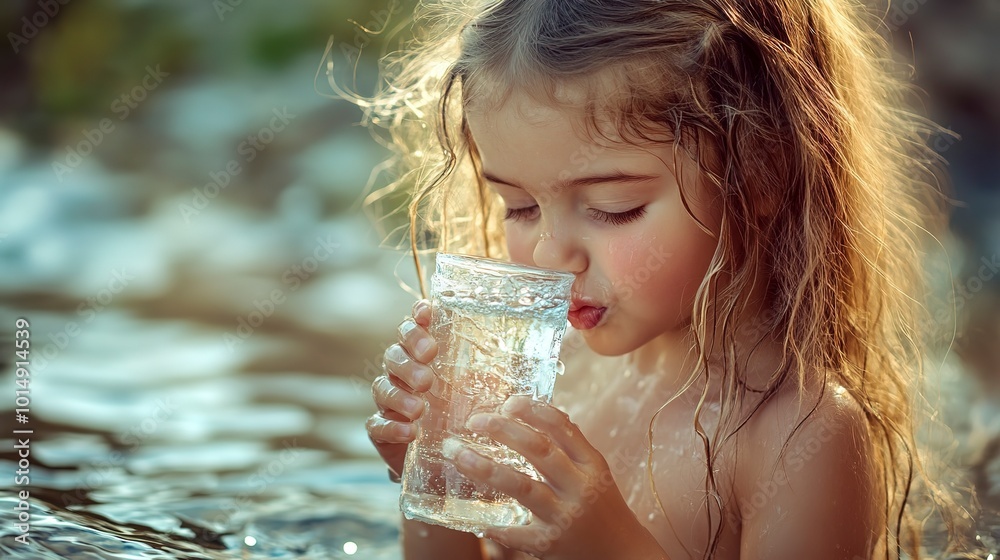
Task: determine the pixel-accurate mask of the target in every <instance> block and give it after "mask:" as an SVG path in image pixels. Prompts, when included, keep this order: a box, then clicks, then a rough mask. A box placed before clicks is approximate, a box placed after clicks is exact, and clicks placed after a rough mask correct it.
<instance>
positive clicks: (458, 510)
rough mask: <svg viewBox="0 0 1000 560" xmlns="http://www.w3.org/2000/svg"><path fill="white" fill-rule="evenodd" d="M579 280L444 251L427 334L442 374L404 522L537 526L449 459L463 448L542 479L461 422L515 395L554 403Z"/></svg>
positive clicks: (409, 483) (413, 464)
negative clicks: (434, 346)
mask: <svg viewBox="0 0 1000 560" xmlns="http://www.w3.org/2000/svg"><path fill="white" fill-rule="evenodd" d="M573 280H574V275H573V274H571V273H566V272H557V271H552V270H546V269H542V268H535V267H529V266H522V265H517V264H512V263H508V262H503V261H498V260H494V259H486V258H480V257H473V256H468V255H457V254H449V253H438V255H437V259H436V268H435V272H434V275H433V276H432V278H431V294H430V296H431V317H432V318H431V324H430V328H429V331H430V333H431V335H432V336H433V337H434V338H435V339H436V340H437V343H438V352H437V355H436V356H435V358H434V360H433V361H432V362H431V364H430V365H431V367H432V368H433V369H434V371H435V373H436V374H437V375H436V379H435V381H434V384H433V386H432V387H431V389H430V391H429V392H428V393H427V394H426V395H425V397H426V399H427V401H428V406H427V409H426V410H425V411H424V413H423V414H422V415H421V416H420V418H419V419H418V420H417V421H416V424H417V427H418V430H417V438H416V439H415V440H414V441H413V442H412V443H411V444H410V447H409V449H408V450H407V453H406V460H405V463H404V466H403V474H402V483H403V487H402V494H401V495H400V499H399V505H400V509H401V510H402V512H403V514H404V515H405V516H406V517H407V518H408V519H417V520H420V521H424V522H426V523H433V524H436V525H442V526H445V527H449V528H452V529H457V530H460V531H468V532H473V533H479V534H481V533H482V531H483V529H484V528H485V527H489V526H493V527H496V526H512V525H522V524H526V523H528V522H529V521H530V520H531V512H530V511H529V510H528V509H527V508H525V507H523V506H522V505H521V504H519V503H517V501H516V500H514V499H513V498H511V497H509V496H507V495H505V494H502V493H500V492H497V491H495V490H493V489H492V488H490V487H488V486H486V485H484V484H481V483H476V482H474V481H472V480H470V479H468V478H466V477H465V476H463V475H462V474H461V473H459V472H458V470H457V469H456V468H455V466H454V464H453V463H452V462H451V461H450V459H451V458H454V455H455V453H456V452H457V449H458V448H459V447H460V446H461V445H465V446H468V447H470V448H472V449H473V450H475V451H477V452H478V453H480V454H481V455H484V456H486V457H489V458H491V459H493V460H494V461H496V462H498V463H501V464H505V465H509V466H511V467H513V468H515V469H517V470H519V471H521V472H523V473H525V474H527V475H528V476H531V477H532V478H535V479H536V480H538V479H539V478H540V477H539V475H538V473H537V472H536V471H535V469H534V468H533V467H532V466H531V465H530V464H529V463H528V462H527V461H525V459H524V457H522V456H521V455H520V454H518V453H516V452H514V451H513V450H511V449H510V448H508V447H507V446H505V445H502V444H500V443H498V442H496V441H495V440H493V439H492V438H490V437H489V436H486V435H483V434H477V433H473V432H471V431H469V430H468V429H466V427H465V424H466V421H467V420H468V418H469V417H470V416H471V415H473V414H476V413H479V412H496V411H497V410H498V409H499V407H500V406H501V405H502V404H503V403H504V401H505V400H506V399H507V398H508V397H510V396H512V395H530V396H531V397H532V398H534V399H537V400H540V401H544V402H548V401H550V400H551V398H552V390H553V386H554V384H555V379H556V376H557V374H558V373H561V372H562V370H561V368H562V363H561V362H559V348H560V345H561V344H562V337H563V333H564V332H565V330H566V322H567V315H568V312H569V305H570V300H571V295H570V290H571V287H572V285H573Z"/></svg>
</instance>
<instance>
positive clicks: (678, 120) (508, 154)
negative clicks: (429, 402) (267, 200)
mask: <svg viewBox="0 0 1000 560" xmlns="http://www.w3.org/2000/svg"><path fill="white" fill-rule="evenodd" d="M479 4H480V2H472V1H469V0H465V1H461V2H459V1H457V0H455V1H451V0H438V1H436V2H431V3H428V2H425V3H423V4H422V6H421V9H423V10H428V11H426V12H424V13H423V14H418V18H420V20H421V21H423V22H424V27H421V28H420V29H422V30H423V31H425V32H426V33H427V34H426V35H424V36H421V37H420V38H419V39H418V43H417V45H416V46H415V47H414V49H411V50H410V51H408V52H407V53H405V54H404V55H403V56H402V57H399V58H396V59H393V60H391V62H392V64H391V65H390V66H389V67H387V68H386V70H387V74H388V75H389V76H391V78H392V81H391V82H390V83H389V87H387V88H386V89H385V93H384V95H382V96H380V97H378V98H376V99H374V100H371V101H363V102H362V103H363V106H364V107H366V109H367V110H368V116H369V117H370V121H369V122H370V123H371V124H372V125H373V126H375V127H381V126H384V127H386V128H387V129H388V130H389V132H390V133H391V139H392V143H391V145H392V146H393V147H394V148H395V149H396V150H397V151H398V154H399V156H400V160H399V161H398V162H396V163H397V165H398V166H399V168H400V169H402V171H403V174H402V178H401V179H400V180H399V181H398V182H397V183H396V184H394V185H393V186H392V187H390V188H389V189H388V190H387V191H385V192H380V193H377V194H376V195H375V196H374V197H373V198H372V200H374V201H376V202H378V201H383V202H384V201H389V200H396V201H398V200H399V198H398V197H395V196H384V195H387V194H388V195H393V194H394V193H396V192H399V191H400V190H402V189H412V190H413V191H414V193H415V194H414V195H413V198H412V203H411V205H410V230H409V231H410V242H411V243H412V248H413V250H414V253H415V255H419V254H420V253H426V252H429V251H430V250H434V249H441V250H448V251H453V252H466V253H470V254H478V255H483V256H491V257H500V258H507V259H510V260H511V261H514V262H517V263H523V264H528V265H534V266H540V267H545V268H552V269H558V270H564V271H570V272H572V273H574V274H575V275H576V282H575V284H574V286H573V303H572V308H571V312H570V317H569V320H570V323H571V324H572V327H573V329H572V330H571V332H570V333H569V334H568V335H567V338H566V341H565V343H564V352H563V357H562V358H563V360H564V362H565V365H566V373H565V375H564V376H562V377H561V378H560V379H559V382H558V383H557V386H556V396H555V398H554V401H553V405H551V406H550V405H545V404H539V403H536V402H531V401H528V400H526V399H522V398H513V399H511V400H509V401H508V402H507V404H506V405H505V407H504V409H503V411H502V412H503V413H502V414H492V415H480V416H477V417H474V418H473V419H472V420H471V421H470V427H472V428H473V429H477V430H482V431H484V432H486V433H489V434H490V435H492V436H493V437H494V438H495V439H496V440H498V441H500V442H502V443H504V444H507V445H508V446H510V447H511V448H513V449H515V450H516V451H518V452H520V453H522V454H523V455H524V456H525V457H526V458H527V459H528V460H529V461H530V462H531V463H532V464H533V465H534V466H535V467H536V468H537V469H538V470H539V472H540V473H541V475H542V480H533V479H531V478H529V477H526V476H524V475H522V474H520V473H518V472H517V471H515V470H512V469H511V468H509V467H506V466H502V465H499V464H496V463H493V462H491V461H489V460H487V459H485V458H483V457H481V456H479V455H477V454H475V453H474V452H472V451H471V450H467V451H463V452H461V453H459V454H458V455H457V456H456V458H455V463H456V466H457V468H459V469H460V470H461V472H463V473H465V474H466V475H467V476H469V477H471V478H473V479H475V480H478V481H482V482H483V483H486V484H490V485H492V486H493V487H495V488H496V489H498V490H500V491H502V492H505V493H507V494H509V495H511V496H513V497H514V498H516V499H517V500H518V501H520V502H521V503H522V504H523V505H524V506H525V507H527V508H528V509H530V510H531V511H532V513H533V519H532V521H531V523H530V524H528V525H525V526H521V527H514V528H508V529H502V530H500V529H498V530H493V531H490V532H487V533H486V535H485V538H483V539H480V538H477V537H476V536H474V535H472V534H467V533H458V532H454V531H449V530H446V529H443V528H440V527H434V526H428V525H424V524H421V523H419V522H415V521H406V520H404V522H403V527H404V529H403V534H404V539H403V544H404V549H405V554H406V558H408V559H418V558H420V559H423V558H427V559H431V558H433V559H437V558H449V559H452V558H454V559H482V558H487V557H495V558H506V559H514V558H531V557H537V558H545V559H574V560H580V559H589V558H595V559H597V558H600V559H610V558H629V559H631V558H637V559H638V558H643V559H646V558H649V559H672V560H676V559H681V558H685V559H686V558H716V559H736V558H740V559H745V560H746V559H749V560H756V559H769V560H775V559H801V558H810V559H816V560H834V559H837V560H842V559H849V560H854V559H868V558H898V557H899V556H900V555H901V554H903V553H906V554H909V555H910V556H911V557H919V556H920V552H921V551H920V532H921V526H920V525H919V523H918V522H917V521H916V516H917V515H920V516H923V515H924V507H923V506H926V505H927V503H934V502H937V503H940V504H941V505H944V506H945V507H943V508H939V509H941V510H942V511H943V512H944V513H946V514H947V513H948V511H949V508H952V507H953V502H951V501H950V499H949V498H948V496H947V495H946V494H944V493H942V492H940V491H939V490H938V488H937V486H936V485H935V484H934V482H933V481H931V480H929V479H928V477H927V476H925V475H924V471H923V469H922V468H921V463H920V461H919V456H918V453H917V445H916V442H915V438H914V429H915V418H916V413H917V412H918V409H917V408H916V407H915V404H914V403H915V402H916V398H915V392H914V391H915V388H916V381H917V379H918V378H919V373H920V368H921V359H922V354H921V352H922V346H921V342H922V336H923V335H924V334H925V333H924V328H923V325H924V324H925V323H921V322H920V321H921V316H920V314H919V311H920V306H919V304H917V303H915V299H914V298H915V297H919V296H920V293H919V292H918V291H917V290H916V287H917V286H916V279H918V278H919V277H920V259H919V256H920V245H921V244H923V243H926V239H924V238H923V237H922V236H921V233H924V234H926V233H927V230H926V229H925V228H928V227H930V226H934V227H939V226H940V223H941V221H940V217H941V216H940V214H941V212H940V211H939V210H940V209H939V208H935V207H934V205H933V204H931V203H929V202H928V200H929V199H931V198H933V197H925V196H924V195H923V193H924V192H925V191H928V192H929V191H930V189H928V188H927V187H928V185H927V182H928V181H930V180H932V175H930V173H929V172H928V173H926V174H925V171H926V170H927V169H928V166H927V165H926V164H927V163H928V160H925V159H924V158H923V157H921V156H920V155H919V154H920V153H921V152H920V151H919V148H920V146H922V145H923V144H922V143H923V132H922V128H921V127H920V126H919V125H918V123H917V122H916V120H914V119H911V118H909V117H908V116H907V114H906V113H904V112H902V111H901V110H900V105H901V101H902V99H903V98H904V96H905V93H906V92H905V88H903V87H902V85H901V84H900V83H897V82H896V81H894V80H893V79H892V78H891V77H890V74H889V72H888V63H887V62H886V60H887V57H888V54H889V53H888V50H887V47H886V46H885V45H884V43H883V42H882V41H881V40H880V39H879V38H878V36H877V35H876V34H875V33H873V32H870V31H866V30H865V29H866V25H865V21H864V18H863V17H862V16H863V14H861V13H855V12H854V11H852V10H860V8H858V7H856V6H854V4H853V3H850V2H847V1H846V0H812V1H809V2H801V1H799V2H793V1H790V0H739V1H735V0H683V1H682V0H632V1H624V0H572V1H570V0H493V1H488V2H481V4H482V5H479ZM421 16H426V17H421ZM868 23H871V22H868ZM431 113H433V114H435V115H436V118H434V119H432V118H431ZM928 217H930V218H928ZM416 263H417V267H418V276H421V282H422V274H421V267H420V260H419V258H418V259H416ZM421 288H423V284H421ZM429 315H430V313H429V304H428V302H427V301H425V300H421V301H419V302H417V304H416V305H415V306H414V309H413V316H412V318H409V319H406V320H404V321H403V323H402V324H401V326H400V329H399V343H398V344H395V345H393V346H392V347H390V348H389V349H388V350H387V351H386V353H385V369H386V375H384V376H382V377H379V378H378V379H376V380H375V382H374V384H373V393H374V398H375V402H376V404H377V406H378V410H379V412H378V413H376V414H375V415H374V416H372V417H371V418H370V419H369V421H368V424H367V428H368V433H369V436H370V438H371V439H372V441H373V442H374V443H375V445H376V447H377V448H378V451H379V453H380V454H381V456H382V457H383V458H384V459H385V460H386V462H387V463H388V465H389V469H390V471H392V472H393V473H399V472H401V470H402V461H403V456H404V454H405V450H406V446H407V444H408V443H409V442H411V441H412V440H413V439H414V436H415V426H414V424H413V423H412V422H413V420H415V419H417V418H418V417H419V416H420V414H421V413H422V411H423V409H424V405H425V402H424V400H423V398H422V397H421V395H422V393H423V392H425V391H427V390H428V389H429V387H430V385H431V381H432V379H433V376H434V372H433V370H432V369H431V368H430V367H429V366H428V364H429V363H430V361H431V360H432V358H433V357H434V355H435V352H436V343H435V341H434V340H433V339H432V338H431V337H430V336H429V335H428V332H427V330H426V328H427V326H428V321H429ZM926 497H930V498H933V499H932V500H927V499H923V498H926ZM916 498H921V500H920V501H919V503H915V502H916V501H917V500H916ZM918 506H919V507H918Z"/></svg>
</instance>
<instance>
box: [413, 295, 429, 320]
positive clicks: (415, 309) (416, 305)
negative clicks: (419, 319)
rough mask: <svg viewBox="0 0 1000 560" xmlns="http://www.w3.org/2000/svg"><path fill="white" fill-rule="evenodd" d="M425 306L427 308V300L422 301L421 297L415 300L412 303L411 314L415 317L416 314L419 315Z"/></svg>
mask: <svg viewBox="0 0 1000 560" xmlns="http://www.w3.org/2000/svg"><path fill="white" fill-rule="evenodd" d="M426 308H427V302H426V301H424V300H422V299H421V300H417V302H416V303H414V304H413V316H414V317H416V316H417V315H420V312H421V311H423V310H424V309H426Z"/></svg>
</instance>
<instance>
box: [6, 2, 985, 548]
mask: <svg viewBox="0 0 1000 560" xmlns="http://www.w3.org/2000/svg"><path fill="white" fill-rule="evenodd" d="M412 4H413V2H412V1H411V0H405V1H404V0H399V1H393V0H374V1H367V2H366V1H362V0H325V1H323V0H311V1H304V0H303V1H298V2H281V3H279V2H267V3H265V2H243V1H242V0H214V1H212V2H207V1H205V2H195V1H190V0H189V1H171V2H151V1H145V0H92V1H85V0H62V1H59V0H41V1H37V0H32V1H6V2H4V3H3V5H2V6H0V31H2V32H3V34H4V36H5V40H4V42H3V44H2V45H0V321H2V324H0V333H2V337H3V338H2V339H3V341H4V344H3V345H2V348H3V352H4V354H3V355H2V356H0V363H3V364H4V366H5V367H4V370H5V373H3V374H2V375H0V384H2V388H0V415H2V416H3V421H2V422H0V425H2V426H4V430H3V433H0V438H2V439H3V441H4V445H3V448H2V449H0V471H2V472H3V473H4V474H3V475H2V476H0V480H2V483H0V484H2V485H3V487H4V488H5V492H4V494H3V497H0V556H3V557H13V558H33V559H34V558H140V557H148V558H154V557H163V558H265V557H266V558H346V557H359V558H366V559H379V558H399V557H400V551H399V546H398V543H397V540H398V523H399V515H398V509H397V506H396V499H397V497H398V486H396V485H393V484H391V483H390V482H389V481H388V480H387V478H386V474H385V469H384V467H383V466H382V464H381V462H380V461H378V459H377V456H376V455H375V452H374V450H373V449H372V448H371V447H370V445H369V443H368V441H367V438H366V435H365V433H364V428H363V422H364V418H365V417H366V416H367V415H368V414H370V413H371V412H372V409H373V405H372V404H371V400H370V393H369V384H370V382H371V379H372V378H374V376H375V375H377V374H378V373H379V371H378V367H377V365H378V364H379V362H380V359H381V353H382V351H383V350H384V348H385V347H386V346H387V345H388V344H390V343H392V341H393V339H394V338H395V326H396V324H397V323H398V322H399V321H400V320H401V318H402V317H403V316H404V315H405V314H407V312H408V310H409V307H410V303H411V302H412V300H413V296H412V295H410V294H408V293H407V292H406V291H404V290H403V289H402V288H401V287H400V282H401V281H404V282H412V280H413V275H412V271H411V266H410V264H409V261H408V260H407V257H406V256H405V255H404V254H403V253H401V252H397V251H394V250H390V249H387V248H380V246H379V245H380V237H379V235H378V234H376V232H375V231H374V229H373V227H372V225H371V223H370V221H369V219H368V218H367V217H366V216H365V215H364V214H363V213H362V211H361V199H362V197H363V192H364V188H365V186H366V185H367V184H368V183H369V178H370V176H371V175H372V172H373V169H374V168H376V166H377V165H378V164H379V163H380V162H381V161H382V160H383V159H384V158H385V157H386V155H387V154H386V153H385V152H384V151H383V149H382V148H381V147H380V146H379V145H378V144H377V143H376V142H374V141H373V140H372V139H371V137H370V135H369V133H368V132H367V131H366V129H365V128H363V127H361V126H358V124H357V123H359V121H360V120H361V119H362V115H361V112H360V111H359V110H358V109H357V108H356V107H355V106H353V105H351V104H349V103H347V102H344V101H342V100H338V99H334V98H332V97H331V95H332V93H333V92H332V90H331V88H330V86H329V84H328V83H327V81H326V76H325V74H324V73H323V72H321V73H320V74H319V79H318V80H316V79H315V78H316V74H317V70H320V69H321V66H322V70H324V71H325V69H326V65H325V64H323V62H324V51H325V49H326V46H327V43H328V41H329V40H330V38H331V36H332V37H333V40H332V44H331V47H332V48H331V50H330V52H329V54H328V56H327V60H332V61H333V62H334V74H335V75H336V77H337V80H338V82H339V83H341V84H349V85H350V86H351V87H352V88H354V89H356V90H358V91H361V92H371V91H372V88H373V87H374V84H375V81H376V78H377V59H378V55H379V53H380V51H381V50H382V49H383V47H384V46H385V45H386V43H387V42H388V43H389V44H390V45H393V44H395V43H396V42H397V41H398V40H399V39H400V38H402V37H405V35H406V33H407V31H406V29H405V27H400V24H403V23H404V22H405V21H406V18H407V15H408V12H409V11H411V10H412ZM352 21H353V22H354V23H352ZM886 22H887V26H888V27H890V28H891V29H892V30H894V32H895V35H896V37H897V40H898V43H899V46H900V51H901V52H902V53H904V54H905V55H907V56H910V57H911V58H912V57H915V59H916V64H915V80H916V81H917V82H918V83H919V84H920V85H921V86H922V87H923V88H924V89H925V90H926V91H927V93H928V96H929V99H930V104H929V105H928V108H927V111H928V114H929V115H930V116H931V117H932V118H934V119H935V120H936V121H937V122H939V123H941V124H942V125H945V126H947V127H950V128H951V129H952V130H954V131H955V132H957V133H958V134H960V135H961V139H960V140H957V139H953V138H951V137H948V136H942V137H941V138H938V139H935V141H934V142H935V144H934V145H935V148H936V149H937V150H938V151H939V152H940V153H942V155H943V156H944V157H945V158H946V159H947V160H948V161H949V162H950V174H951V177H952V179H953V182H954V195H955V197H956V199H957V203H958V205H959V207H958V208H957V209H956V211H955V214H954V219H953V230H954V233H953V234H952V235H951V236H950V237H948V238H946V239H944V240H943V241H944V246H945V247H947V249H948V253H949V256H948V257H944V256H942V255H940V254H939V255H934V257H935V259H936V260H937V261H938V262H942V261H943V260H944V261H945V262H949V263H950V265H949V267H950V269H951V270H952V271H953V273H954V275H955V283H956V285H958V287H959V288H958V297H957V299H956V301H955V303H956V305H957V306H958V307H959V308H960V309H961V310H962V311H963V316H964V319H963V322H962V325H961V327H962V331H961V336H960V337H959V340H958V348H959V350H960V351H959V352H956V353H953V354H952V355H951V356H949V357H947V358H946V360H945V362H944V363H945V367H944V368H943V369H942V370H941V372H940V373H939V374H937V375H939V376H940V379H939V381H938V383H939V384H941V385H942V386H943V387H945V391H944V393H943V394H944V397H943V399H942V405H941V411H942V418H943V419H944V420H945V421H946V422H948V423H949V424H950V425H951V426H952V427H953V429H954V430H955V434H956V436H957V441H955V442H952V441H950V440H947V441H939V442H938V444H940V446H941V447H942V449H943V450H944V451H945V455H946V456H947V458H948V460H949V461H951V462H952V463H953V464H955V465H956V466H958V467H960V468H961V469H963V472H966V473H967V474H968V478H969V480H970V481H972V482H973V483H974V484H975V485H976V486H977V487H978V489H979V493H980V498H981V500H982V501H983V506H984V510H985V511H984V514H983V515H982V517H981V519H980V520H979V527H978V531H977V534H978V538H979V546H980V548H981V550H982V554H983V557H986V555H987V554H989V553H990V552H992V553H997V549H998V545H997V540H998V539H1000V523H998V522H997V518H998V517H997V516H996V515H995V514H996V511H997V504H1000V318H998V317H1000V304H998V301H1000V270H997V269H998V268H1000V57H998V56H997V53H998V52H1000V2H997V1H995V0H905V1H901V2H899V3H898V4H897V6H895V7H894V8H893V9H892V10H890V11H889V12H888V13H887V15H886ZM355 24H356V25H355ZM359 26H360V27H364V28H367V29H370V30H379V29H385V30H386V31H385V32H383V33H381V34H368V33H365V32H363V31H362V30H360V29H359ZM397 27H399V29H397ZM397 31H398V32H397ZM359 51H360V56H359V54H358V53H359ZM991 271H992V272H991ZM942 297H943V296H942ZM18 317H24V318H26V319H27V320H28V322H29V323H30V337H31V338H30V340H31V348H30V352H31V353H30V358H31V367H30V370H31V377H30V385H29V386H28V390H29V391H30V392H29V393H27V394H26V395H24V396H25V397H26V398H27V399H28V400H29V401H30V402H29V404H28V405H27V406H25V407H24V408H28V412H27V416H28V417H29V422H28V423H26V424H20V423H17V422H16V416H15V408H18V407H20V405H16V404H15V397H16V393H15V390H17V389H23V387H17V386H16V385H15V381H16V378H15V376H14V375H12V374H8V373H6V371H9V370H10V369H12V368H10V367H7V366H10V365H11V363H12V362H13V361H14V359H15V354H14V349H13V344H12V342H13V340H14V336H13V333H14V330H15V319H16V318H18ZM3 395H6V396H3ZM22 402H23V401H22ZM17 429H31V430H33V434H31V435H30V439H31V444H30V452H31V455H30V475H29V476H30V486H28V489H29V490H30V492H31V498H32V500H31V509H30V513H31V522H30V538H31V543H32V544H30V545H28V546H24V545H22V544H20V543H18V542H17V541H16V540H15V538H16V537H17V536H18V535H20V534H21V533H20V531H19V530H18V529H17V528H16V526H15V521H16V518H17V513H18V512H17V510H16V509H15V508H16V507H17V505H18V500H17V498H16V497H13V493H12V492H8V490H10V491H17V490H20V489H24V488H25V487H24V486H17V485H15V484H14V479H15V475H14V473H15V471H16V470H17V469H18V466H17V461H18V456H17V450H15V449H14V447H13V445H14V443H15V440H14V439H12V434H13V430H17ZM19 437H21V436H19Z"/></svg>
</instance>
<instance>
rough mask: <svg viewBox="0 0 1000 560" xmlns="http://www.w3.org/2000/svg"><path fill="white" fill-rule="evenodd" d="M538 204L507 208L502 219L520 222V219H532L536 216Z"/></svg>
mask: <svg viewBox="0 0 1000 560" xmlns="http://www.w3.org/2000/svg"><path fill="white" fill-rule="evenodd" d="M537 214H538V205H537V204H534V205H532V206H525V207H524V208H508V209H507V213H506V214H505V215H504V217H503V219H504V220H510V221H513V222H520V221H522V220H533V219H535V218H536V217H537Z"/></svg>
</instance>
